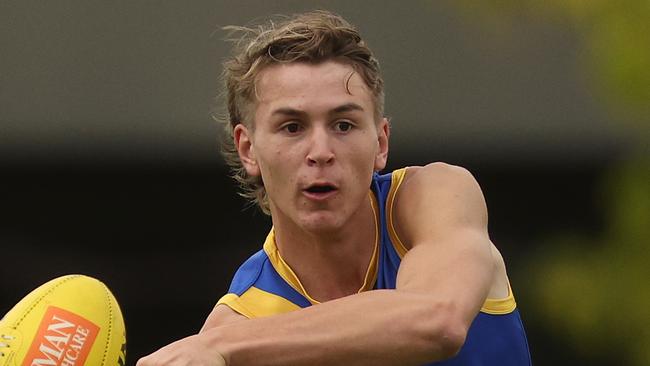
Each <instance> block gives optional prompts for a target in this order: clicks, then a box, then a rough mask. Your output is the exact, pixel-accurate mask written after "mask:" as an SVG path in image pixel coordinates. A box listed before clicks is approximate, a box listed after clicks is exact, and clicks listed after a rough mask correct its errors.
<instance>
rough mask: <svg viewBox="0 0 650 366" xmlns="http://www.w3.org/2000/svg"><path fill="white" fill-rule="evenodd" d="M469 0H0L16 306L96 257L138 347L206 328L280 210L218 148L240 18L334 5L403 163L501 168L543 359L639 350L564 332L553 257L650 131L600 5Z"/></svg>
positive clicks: (0, 102) (9, 289)
mask: <svg viewBox="0 0 650 366" xmlns="http://www.w3.org/2000/svg"><path fill="white" fill-rule="evenodd" d="M469 3H471V2H465V1H454V2H451V1H440V2H430V1H412V2H406V3H404V2H393V1H355V2H351V1H327V2H326V1H281V2H273V3H271V2H264V1H259V0H246V1H237V2H228V1H207V0H202V1H196V2H191V3H186V2H161V1H150V2H144V1H141V2H117V3H105V2H99V1H57V2H49V3H45V2H30V1H21V2H0V248H2V252H1V253H2V258H3V266H1V267H0V314H4V313H5V312H6V311H8V310H9V309H10V308H11V307H12V306H13V304H15V303H16V302H17V301H19V300H20V299H21V298H22V297H23V296H24V295H26V294H27V293H28V292H29V291H31V290H32V289H34V288H36V287H37V286H39V285H40V284H42V283H44V282H46V281H48V280H50V279H52V278H54V277H57V276H60V275H64V274H69V273H83V274H87V275H91V276H94V277H96V278H99V279H100V280H102V281H103V282H105V283H106V284H107V285H108V287H109V288H110V289H111V290H112V291H113V293H114V294H115V296H116V297H117V299H118V301H119V303H120V305H121V307H122V310H123V313H124V316H125V320H126V325H127V339H128V353H127V362H128V364H135V361H136V360H137V359H138V358H139V357H141V356H143V355H145V354H148V353H150V352H152V351H154V350H156V349H158V348H160V347H162V346H163V345H166V344H168V343H170V342H172V341H174V340H177V339H179V338H182V337H185V336H188V335H190V334H193V333H195V332H196V331H197V330H198V329H199V328H200V327H201V325H202V323H203V320H204V319H205V317H206V316H207V314H208V313H209V312H210V310H211V309H212V307H213V306H214V304H215V303H216V301H217V300H218V299H219V298H220V297H221V295H223V294H224V293H225V292H226V290H227V288H228V285H229V282H230V279H231V276H232V274H233V273H234V271H235V270H236V269H237V267H238V266H239V265H240V264H241V263H242V262H243V261H244V260H245V259H246V258H247V257H248V256H250V255H251V254H252V253H254V252H255V251H257V250H259V249H260V248H261V245H262V242H263V240H264V238H265V235H266V233H267V232H268V230H269V228H270V220H269V219H268V218H267V217H266V216H264V215H263V214H262V213H261V212H259V211H258V210H256V209H245V207H246V202H245V201H244V200H243V199H241V198H240V197H239V196H238V195H237V191H236V188H235V184H234V182H233V181H232V180H231V179H230V178H229V177H228V171H227V169H226V167H225V166H224V164H223V162H222V160H221V158H220V156H219V147H218V137H219V130H220V127H219V126H218V124H217V122H215V121H214V119H213V118H212V116H213V115H214V114H217V115H218V114H219V112H220V110H219V108H218V105H219V104H218V102H217V97H218V94H219V91H220V89H219V88H220V82H219V80H218V76H219V73H220V71H221V67H220V63H221V62H222V61H223V59H224V58H225V57H226V56H227V54H228V50H229V44H228V43H227V42H225V41H224V40H223V39H224V38H225V37H226V34H225V33H224V32H223V31H221V30H220V28H221V27H222V26H225V25H230V24H237V25H242V24H247V23H249V22H250V21H252V20H254V19H258V20H259V19H264V18H265V17H267V16H269V15H273V14H290V13H294V12H300V11H304V10H311V9H317V8H322V9H329V10H332V11H335V12H338V13H340V14H341V15H343V16H344V17H346V18H347V19H348V20H349V21H351V22H352V23H353V24H355V25H357V26H358V27H359V29H360V30H361V33H362V35H363V36H364V37H365V39H366V40H367V41H368V43H369V44H370V46H371V47H372V48H373V50H374V51H375V53H376V54H377V56H378V58H379V60H380V62H381V65H382V70H383V73H384V78H385V81H386V87H387V95H386V112H387V114H388V115H389V116H390V117H391V119H392V126H393V130H392V137H391V154H390V158H389V167H388V169H387V170H392V169H394V168H398V167H402V166H405V165H418V164H425V163H427V162H431V161H445V162H448V163H452V164H457V165H462V166H464V167H466V168H468V169H469V170H470V171H471V172H472V173H473V174H474V175H475V176H476V178H477V179H478V181H479V183H480V184H481V186H482V188H483V191H484V194H485V196H486V199H487V203H488V208H489V212H490V233H491V236H492V239H493V241H494V242H495V244H496V245H497V247H498V248H499V249H500V250H501V252H502V253H503V255H504V257H505V260H506V264H507V266H508V268H509V273H510V276H511V282H512V287H513V289H514V291H515V295H516V296H517V302H518V306H519V307H520V309H521V311H522V317H523V320H524V323H525V325H526V328H527V331H528V336H529V342H530V345H531V351H532V355H533V361H534V363H535V364H552V365H575V364H590V365H609V364H615V363H616V364H623V363H625V362H624V361H621V359H622V358H621V357H619V355H620V352H618V353H617V352H615V351H612V352H600V353H599V352H595V351H596V350H597V347H594V346H593V344H596V343H593V342H592V343H589V346H588V347H587V348H584V349H583V348H582V347H581V346H580V344H582V343H583V340H582V339H579V338H576V337H574V336H573V335H572V334H569V333H568V332H566V329H568V328H565V327H570V326H571V325H567V324H571V322H570V319H569V320H567V319H563V318H560V317H556V314H557V312H554V311H556V310H553V311H552V310H551V309H546V308H545V306H547V303H545V302H544V301H542V300H543V299H544V297H543V296H541V295H542V294H541V292H540V291H539V284H540V283H544V282H545V281H551V280H552V278H553V277H548V278H547V277H545V276H544V272H543V271H542V272H539V271H537V270H536V269H534V268H537V267H535V266H537V265H538V264H539V262H541V259H542V258H547V257H548V255H549V254H553V253H560V254H558V256H559V257H561V258H564V257H562V256H563V255H564V254H562V253H564V252H561V251H560V249H561V248H562V247H561V245H558V244H557V243H555V242H553V240H552V238H554V237H558V236H561V235H569V236H571V235H573V237H582V238H584V239H583V240H574V242H573V244H572V245H573V246H574V247H575V248H578V249H579V250H584V252H585V253H591V252H596V251H597V250H598V249H599V248H600V247H602V246H603V244H602V240H600V238H601V237H602V236H603V235H605V234H604V233H606V231H607V228H608V224H609V220H610V219H611V216H610V215H609V213H608V206H607V205H608V202H609V201H610V200H611V199H610V197H609V196H607V195H606V194H604V193H603V192H604V187H606V186H607V182H608V181H607V177H611V174H612V173H611V172H612V170H613V169H615V168H617V167H618V166H620V165H621V164H622V163H624V162H626V161H628V160H629V159H630V154H631V153H630V152H631V151H632V152H634V151H638V149H637V147H638V146H639V141H641V146H643V143H644V141H645V140H644V139H643V138H644V137H645V136H647V133H646V134H645V135H644V134H643V133H641V134H639V133H638V131H639V129H634V128H630V126H631V125H633V124H634V123H628V122H629V120H630V117H629V115H628V114H626V113H619V112H617V110H616V109H615V108H613V107H612V103H610V102H611V99H615V98H610V97H608V94H607V93H606V92H603V90H604V89H605V88H604V87H602V86H601V84H599V80H598V78H597V77H595V76H594V75H601V74H602V73H598V72H596V71H598V69H597V67H596V66H593V64H591V63H589V62H588V60H589V59H590V58H591V57H592V56H593V55H591V54H590V51H589V50H590V49H589V47H588V45H590V44H593V42H592V43H590V42H589V41H590V40H589V39H586V38H585V36H584V32H583V31H582V28H581V27H580V24H578V25H576V24H577V23H572V22H571V21H570V20H568V19H569V18H564V17H559V16H550V15H549V14H554V13H553V11H558V12H559V10H557V9H552V10H550V9H551V8H553V6H549V9H546V10H549V11H548V12H541V11H539V10H541V8H536V7H535V6H532V7H527V5H526V4H528V3H530V2H527V1H524V2H521V4H519V5H517V4H515V3H514V2H513V3H511V2H502V3H501V5H499V6H494V7H489V6H485V7H484V6H480V5H477V6H475V5H468V4H469ZM486 8H488V9H489V10H490V11H485V10H486ZM531 9H532V10H531ZM576 9H577V8H576ZM576 9H572V11H577V10H576ZM608 11H609V13H612V11H611V10H608ZM637 13H638V12H637ZM612 45H614V43H612ZM606 46H609V44H606ZM612 49H614V50H615V49H616V48H612ZM636 49H640V48H639V47H636ZM626 90H627V89H626ZM631 119H633V120H634V118H631ZM643 121H645V120H643ZM635 123H636V122H635ZM643 130H645V129H643ZM646 146H647V145H646ZM641 151H645V154H647V152H648V150H647V148H646V150H643V149H641ZM567 233H569V234H567ZM592 239H593V240H592ZM647 239H648V238H647V237H640V240H641V241H645V242H647ZM569 260H571V258H569ZM579 260H580V258H576V262H579ZM540 273H542V274H541V275H540ZM540 281H541V282H540ZM646 282H647V281H646ZM552 291H553V290H552V288H551V292H550V295H548V293H547V295H548V296H551V297H552V296H553V293H552ZM575 294H576V296H582V294H581V293H579V292H575ZM549 318H550V319H553V320H552V321H549ZM596 322H597V319H594V320H593V323H594V327H597V325H596ZM587 323H590V322H587ZM584 326H585V327H586V329H589V327H591V324H586V325H584ZM589 332H590V333H594V334H597V333H598V331H594V332H591V331H589ZM603 334H606V333H605V332H604V331H603ZM589 347H591V348H589ZM600 348H603V347H600ZM585 349H586V350H585ZM637 364H643V363H642V362H641V363H637Z"/></svg>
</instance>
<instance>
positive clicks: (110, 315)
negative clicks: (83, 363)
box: [102, 285, 113, 365]
mask: <svg viewBox="0 0 650 366" xmlns="http://www.w3.org/2000/svg"><path fill="white" fill-rule="evenodd" d="M103 287H104V292H105V293H106V300H107V303H108V329H107V330H106V333H107V334H106V344H105V345H104V356H103V357H102V365H106V357H107V355H108V349H109V346H110V344H111V338H112V336H113V303H112V302H111V293H110V292H109V290H108V287H106V286H105V285H104V286H103Z"/></svg>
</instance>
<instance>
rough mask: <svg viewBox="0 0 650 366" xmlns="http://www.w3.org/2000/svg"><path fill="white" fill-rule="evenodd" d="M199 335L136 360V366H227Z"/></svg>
mask: <svg viewBox="0 0 650 366" xmlns="http://www.w3.org/2000/svg"><path fill="white" fill-rule="evenodd" d="M204 338H205V337H202V336H201V335H200V334H197V335H193V336H190V337H187V338H183V339H181V340H179V341H176V342H174V343H172V344H169V345H167V346H165V347H163V348H161V349H159V350H158V351H156V352H154V353H152V354H150V355H149V356H146V357H143V358H141V359H140V360H138V363H137V364H136V366H190V365H191V366H227V364H226V360H224V358H223V356H222V355H221V354H220V353H219V352H218V351H217V350H215V349H214V347H210V345H208V344H207V342H206V341H205V339H204Z"/></svg>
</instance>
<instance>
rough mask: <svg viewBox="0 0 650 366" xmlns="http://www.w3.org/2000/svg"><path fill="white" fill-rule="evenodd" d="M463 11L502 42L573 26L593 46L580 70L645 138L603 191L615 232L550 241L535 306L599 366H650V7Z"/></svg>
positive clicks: (550, 2) (623, 124)
mask: <svg viewBox="0 0 650 366" xmlns="http://www.w3.org/2000/svg"><path fill="white" fill-rule="evenodd" d="M455 4H456V5H458V6H459V8H460V9H461V10H462V11H463V14H465V15H466V16H469V17H471V18H472V20H479V21H480V22H482V24H483V26H484V27H485V29H486V30H488V31H489V30H491V31H493V32H497V33H503V32H506V33H507V32H510V31H511V32H516V31H517V29H516V28H517V26H518V25H520V24H521V20H522V17H523V18H524V19H537V20H542V21H557V22H562V23H563V24H565V25H567V24H568V25H569V26H571V27H572V28H573V29H574V30H575V33H576V35H577V37H578V38H579V40H580V43H581V47H583V49H582V50H581V52H579V54H580V55H581V56H580V57H581V59H579V60H577V62H580V65H581V67H582V69H584V70H585V71H586V73H587V76H588V77H589V80H592V81H593V85H592V86H593V87H594V88H595V90H596V91H597V93H596V94H597V95H599V96H600V97H601V100H602V103H603V104H604V105H606V106H607V107H609V110H611V111H612V115H611V117H612V118H611V119H612V120H613V121H615V122H616V123H617V124H618V125H619V126H620V128H626V129H631V130H632V131H633V132H634V133H635V134H636V135H637V137H639V139H638V140H637V142H638V145H637V146H635V147H631V148H630V149H629V152H628V156H624V157H623V158H622V159H620V162H619V163H618V164H617V166H614V167H612V168H611V169H610V170H609V172H608V174H607V175H606V178H605V179H604V180H603V182H601V187H602V189H601V191H600V194H601V196H600V198H601V199H602V200H601V202H602V203H603V204H602V206H603V207H602V210H603V217H605V219H606V220H605V227H604V228H603V229H602V231H601V232H599V233H596V234H593V235H590V236H588V235H586V234H584V233H571V232H568V233H562V234H560V235H556V236H554V237H551V238H546V239H545V240H544V242H543V245H542V247H543V248H544V249H543V250H544V251H543V254H540V255H538V256H536V257H535V258H534V260H533V259H531V261H530V262H529V263H526V265H527V267H526V276H527V277H529V278H530V285H531V287H530V288H531V289H529V292H530V293H529V294H527V297H529V298H530V299H532V301H529V304H528V305H529V306H533V307H534V308H532V309H528V310H530V311H532V314H528V315H530V316H532V317H534V319H533V320H534V323H535V324H540V325H542V326H543V327H545V328H546V331H547V333H548V334H550V335H552V336H553V337H556V338H558V339H560V342H562V343H563V344H566V345H567V347H568V348H570V349H573V350H575V352H576V353H577V354H579V355H581V357H582V360H585V361H587V360H588V363H589V364H591V363H597V361H598V360H601V362H604V361H602V360H605V359H607V360H616V363H617V364H628V365H644V366H645V365H650V347H648V345H650V142H649V141H650V138H649V137H650V1H647V0H618V1H610V0H544V1H542V0H498V1H492V2H475V1H470V0H462V1H459V2H456V3H455ZM591 236H595V237H591ZM533 298H534V299H533ZM532 349H533V354H534V351H535V345H532ZM543 358H553V357H543Z"/></svg>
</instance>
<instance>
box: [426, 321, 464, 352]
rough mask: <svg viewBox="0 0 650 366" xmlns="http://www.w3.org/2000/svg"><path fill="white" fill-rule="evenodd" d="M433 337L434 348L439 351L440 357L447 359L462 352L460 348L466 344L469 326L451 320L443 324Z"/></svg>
mask: <svg viewBox="0 0 650 366" xmlns="http://www.w3.org/2000/svg"><path fill="white" fill-rule="evenodd" d="M435 334H436V335H435V337H434V339H433V342H432V343H433V345H434V347H435V348H434V349H437V351H438V358H439V359H441V360H446V359H448V358H452V357H454V356H456V355H457V354H458V352H460V349H461V348H462V347H463V344H465V338H466V337H467V328H466V327H464V326H463V325H461V324H455V322H452V321H449V322H446V323H445V324H443V325H441V327H440V328H439V329H438V331H437V332H436V333H435Z"/></svg>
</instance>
